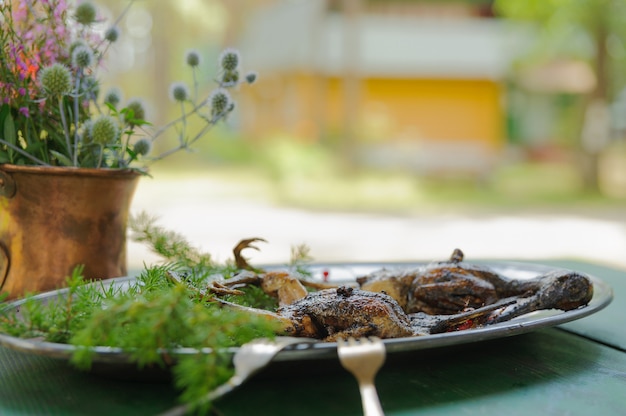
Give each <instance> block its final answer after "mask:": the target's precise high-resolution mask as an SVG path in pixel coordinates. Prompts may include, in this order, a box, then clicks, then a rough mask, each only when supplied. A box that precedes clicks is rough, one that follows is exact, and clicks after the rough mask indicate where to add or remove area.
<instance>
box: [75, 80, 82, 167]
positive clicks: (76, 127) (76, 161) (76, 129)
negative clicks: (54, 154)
mask: <svg viewBox="0 0 626 416" xmlns="http://www.w3.org/2000/svg"><path fill="white" fill-rule="evenodd" d="M82 74H83V70H82V69H79V70H78V74H77V76H76V97H75V98H74V159H73V162H74V166H78V105H79V103H78V102H79V101H80V100H79V99H78V97H79V94H80V78H81V76H82Z"/></svg>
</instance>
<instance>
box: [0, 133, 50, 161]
mask: <svg viewBox="0 0 626 416" xmlns="http://www.w3.org/2000/svg"><path fill="white" fill-rule="evenodd" d="M0 144H3V145H5V146H7V147H10V148H11V149H12V150H15V151H16V152H18V153H19V154H21V155H22V156H25V157H27V158H29V159H30V160H32V161H33V162H35V163H37V164H39V165H42V166H51V165H50V164H48V163H46V162H44V161H43V160H41V159H38V158H36V157H35V156H33V155H31V154H29V153H27V152H26V151H24V150H22V149H20V148H19V147H18V146H15V145H14V144H11V143H9V142H7V141H6V140H4V139H0Z"/></svg>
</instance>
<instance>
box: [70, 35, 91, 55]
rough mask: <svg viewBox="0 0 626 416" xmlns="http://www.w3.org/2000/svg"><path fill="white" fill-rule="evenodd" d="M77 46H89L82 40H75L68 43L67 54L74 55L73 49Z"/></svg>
mask: <svg viewBox="0 0 626 416" xmlns="http://www.w3.org/2000/svg"><path fill="white" fill-rule="evenodd" d="M78 48H89V45H87V43H86V42H85V41H83V40H80V39H79V40H75V41H74V42H72V43H71V44H70V49H69V54H70V56H74V51H76V49H78Z"/></svg>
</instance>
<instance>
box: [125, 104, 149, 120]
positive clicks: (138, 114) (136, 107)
mask: <svg viewBox="0 0 626 416" xmlns="http://www.w3.org/2000/svg"><path fill="white" fill-rule="evenodd" d="M126 108H127V109H128V110H130V111H132V113H133V115H132V119H131V120H128V124H129V125H131V126H135V125H136V123H135V122H134V121H135V120H142V121H143V120H145V119H146V108H145V106H144V104H143V102H142V101H141V100H139V99H137V98H136V99H134V100H131V101H129V102H128V104H126Z"/></svg>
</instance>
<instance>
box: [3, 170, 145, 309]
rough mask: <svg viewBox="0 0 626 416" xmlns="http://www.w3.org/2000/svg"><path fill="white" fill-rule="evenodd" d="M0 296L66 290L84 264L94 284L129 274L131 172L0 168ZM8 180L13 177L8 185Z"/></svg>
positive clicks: (133, 176) (133, 177) (133, 180)
mask: <svg viewBox="0 0 626 416" xmlns="http://www.w3.org/2000/svg"><path fill="white" fill-rule="evenodd" d="M0 172H1V175H0V177H1V178H3V181H2V184H3V185H6V184H7V183H13V187H14V191H13V195H12V196H11V197H9V196H8V195H9V194H8V193H5V194H4V195H2V194H0V246H3V248H4V250H3V251H5V252H4V253H0V254H2V255H3V258H2V259H1V261H0V265H2V267H1V268H0V272H1V271H2V269H3V268H6V269H7V271H6V273H5V276H4V279H3V277H2V276H0V283H1V285H2V286H0V290H1V291H2V292H8V293H9V294H10V297H11V298H16V297H19V296H21V295H23V294H25V293H34V292H41V291H47V290H52V289H56V288H59V287H62V286H63V284H64V281H65V279H66V277H67V276H69V275H70V274H71V273H72V270H73V269H74V268H75V267H76V266H77V265H79V264H83V265H84V266H85V270H84V274H85V276H86V277H87V278H91V279H104V278H111V277H117V276H123V275H125V274H126V224H127V220H128V210H129V207H130V203H131V200H132V197H133V194H134V191H135V188H136V186H137V182H138V178H139V176H140V175H139V174H138V173H137V172H134V171H131V170H108V169H82V168H63V167H32V166H14V165H0ZM7 178H8V179H7Z"/></svg>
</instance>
